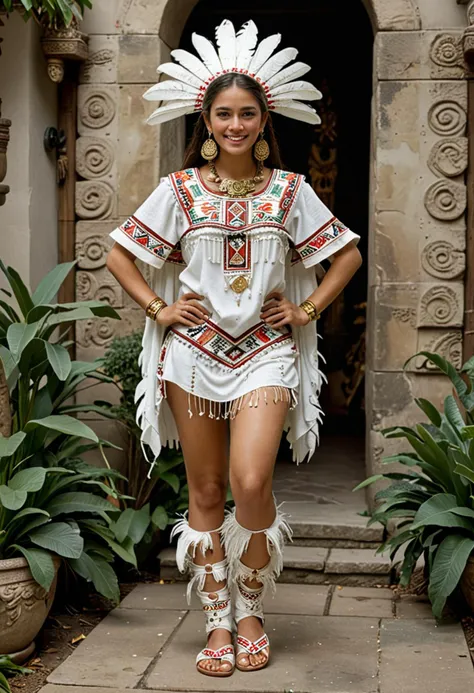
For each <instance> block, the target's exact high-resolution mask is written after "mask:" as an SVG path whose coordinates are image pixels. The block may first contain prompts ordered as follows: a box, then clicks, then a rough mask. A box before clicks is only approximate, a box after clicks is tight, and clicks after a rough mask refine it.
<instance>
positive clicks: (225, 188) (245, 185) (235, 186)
mask: <svg viewBox="0 0 474 693" xmlns="http://www.w3.org/2000/svg"><path fill="white" fill-rule="evenodd" d="M219 190H220V191H221V192H225V193H227V194H228V195H229V196H230V197H245V196H246V195H248V194H249V193H252V192H254V191H255V181H254V180H253V178H249V179H247V180H232V179H231V178H224V180H223V181H222V183H221V184H220V185H219Z"/></svg>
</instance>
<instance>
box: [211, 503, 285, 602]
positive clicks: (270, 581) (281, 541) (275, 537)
mask: <svg viewBox="0 0 474 693" xmlns="http://www.w3.org/2000/svg"><path fill="white" fill-rule="evenodd" d="M280 508H281V504H280V505H279V506H275V510H276V516H275V519H274V521H273V523H272V525H271V526H270V527H267V528H266V529H260V530H251V529H246V528H245V527H242V525H241V524H239V523H238V522H237V519H236V517H235V509H234V510H233V511H228V512H227V513H226V517H225V519H224V523H223V525H222V538H223V542H224V547H225V552H226V556H227V560H228V563H229V578H230V580H231V581H232V582H233V583H234V582H236V583H237V585H239V588H240V585H243V582H244V581H245V580H250V579H251V580H257V581H258V582H260V583H262V588H261V589H260V588H259V589H258V592H259V594H260V593H261V599H263V597H264V595H265V594H266V592H267V591H268V590H269V589H270V591H271V592H272V594H275V591H276V580H277V578H278V576H279V575H280V573H281V571H282V570H283V548H284V545H285V539H288V540H289V541H291V538H292V535H293V532H292V529H291V527H290V525H289V524H288V521H287V519H286V518H287V515H285V514H284V513H282V512H281V510H280ZM262 533H264V534H265V535H266V538H267V551H268V554H269V556H270V560H269V562H268V563H267V565H266V566H263V567H262V568H258V569H257V568H249V567H248V566H246V565H244V563H242V561H241V560H240V559H241V557H242V555H243V554H244V553H245V552H246V551H247V549H248V546H249V542H250V540H251V538H252V536H253V535H254V534H262ZM245 589H246V590H247V591H249V593H250V591H253V590H250V589H249V588H248V587H245Z"/></svg>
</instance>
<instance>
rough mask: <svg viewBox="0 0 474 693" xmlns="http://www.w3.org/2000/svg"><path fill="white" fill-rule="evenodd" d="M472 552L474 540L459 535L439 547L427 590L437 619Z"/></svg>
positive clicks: (445, 540) (452, 535) (448, 537)
mask: <svg viewBox="0 0 474 693" xmlns="http://www.w3.org/2000/svg"><path fill="white" fill-rule="evenodd" d="M473 550H474V539H472V538H470V537H465V536H462V535H460V534H450V535H449V536H447V537H446V538H445V539H444V540H443V541H442V542H441V544H440V545H439V547H438V550H437V551H436V555H435V559H434V562H433V567H432V570H431V574H430V584H429V588H428V596H429V598H430V600H431V604H432V606H433V614H434V615H435V616H436V617H437V618H441V615H442V612H443V608H444V605H445V603H446V599H447V598H448V597H449V595H450V594H452V592H453V591H454V589H455V588H456V586H457V585H458V583H459V580H460V579H461V575H462V573H463V571H464V568H465V567H466V563H467V559H468V558H469V556H470V555H471V553H472V551H473Z"/></svg>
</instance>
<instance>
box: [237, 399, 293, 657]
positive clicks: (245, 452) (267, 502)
mask: <svg viewBox="0 0 474 693" xmlns="http://www.w3.org/2000/svg"><path fill="white" fill-rule="evenodd" d="M266 389H267V402H268V403H267V404H266V403H265V399H264V397H263V390H264V388H261V389H260V395H261V396H260V397H259V403H258V406H257V407H255V406H253V407H249V406H247V405H248V399H247V400H246V405H245V406H243V407H242V409H241V411H239V412H238V414H237V415H236V417H235V419H234V420H232V421H231V427H230V435H231V448H230V483H231V488H232V494H233V497H234V501H235V505H236V519H237V521H238V522H239V524H241V525H242V526H243V527H245V528H246V529H250V530H261V529H266V528H268V527H270V526H271V525H272V523H273V521H274V519H275V502H274V499H273V495H272V477H273V469H274V465H275V460H276V455H277V452H278V447H279V444H280V439H281V434H282V431H283V425H284V422H285V417H286V414H287V411H288V407H289V402H286V401H279V402H277V403H274V401H273V393H274V390H273V388H266ZM247 397H248V398H249V397H250V393H249V395H248V396H247ZM241 561H242V563H244V565H246V566H248V567H250V568H263V567H264V566H265V565H267V563H268V561H269V554H268V551H267V544H266V536H265V534H264V533H263V532H261V533H260V534H255V535H253V536H252V538H251V540H250V543H249V547H248V550H247V552H246V553H245V554H244V555H243V556H242V558H241ZM245 584H246V585H247V586H248V587H251V588H258V587H261V583H260V582H258V581H256V580H251V579H250V580H246V581H245ZM238 631H239V634H240V635H242V636H244V637H245V638H247V639H248V640H251V641H256V640H258V639H259V638H260V637H261V636H262V635H263V633H264V631H263V625H262V623H261V621H260V619H258V618H256V617H255V616H249V617H248V618H244V619H242V620H241V621H240V622H239V624H238ZM266 659H268V651H267V650H266V649H265V650H262V651H261V652H259V653H258V654H255V655H240V656H239V663H240V664H242V665H243V666H245V667H246V666H249V664H250V665H251V666H257V665H259V664H263V662H264V661H266Z"/></svg>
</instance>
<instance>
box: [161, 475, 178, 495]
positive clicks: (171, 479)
mask: <svg viewBox="0 0 474 693" xmlns="http://www.w3.org/2000/svg"><path fill="white" fill-rule="evenodd" d="M161 478H162V479H163V481H166V483H167V484H169V485H170V486H171V488H172V489H173V491H174V492H175V493H178V492H179V477H178V476H177V475H176V474H172V473H171V472H165V473H163V474H162V475H161Z"/></svg>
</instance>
